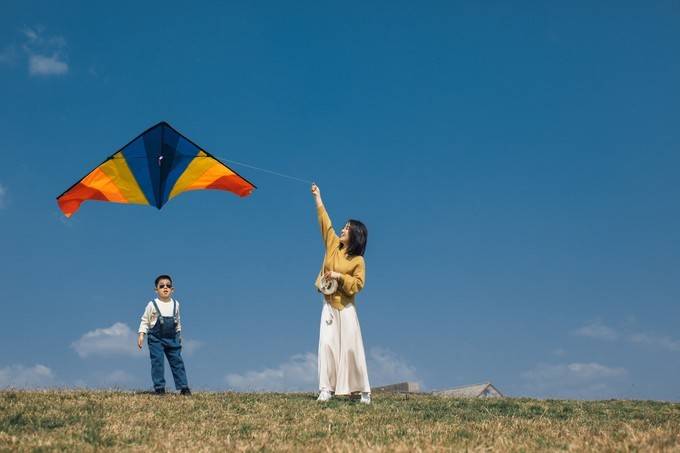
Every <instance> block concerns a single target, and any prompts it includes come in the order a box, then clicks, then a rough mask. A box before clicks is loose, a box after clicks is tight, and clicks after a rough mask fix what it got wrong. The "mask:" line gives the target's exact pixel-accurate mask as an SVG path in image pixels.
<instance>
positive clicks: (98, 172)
mask: <svg viewBox="0 0 680 453" xmlns="http://www.w3.org/2000/svg"><path fill="white" fill-rule="evenodd" d="M206 189H214V190H225V191H227V192H232V193H234V194H236V195H238V196H240V197H246V196H248V195H250V193H251V192H252V191H253V189H255V186H254V185H253V184H252V183H251V182H249V181H248V180H246V179H245V178H243V177H242V176H240V175H239V174H238V173H236V172H235V171H234V170H232V169H231V168H229V167H227V166H226V165H225V164H223V163H222V162H220V161H219V160H218V159H217V158H216V157H215V156H213V155H211V154H209V153H208V152H207V151H205V150H204V149H202V148H201V147H200V146H198V145H197V144H196V143H194V142H192V141H191V140H189V139H188V138H186V137H185V136H183V135H182V134H180V133H179V132H177V130H175V129H174V128H173V127H172V126H170V125H169V124H168V123H166V122H165V121H162V122H160V123H158V124H156V125H155V126H152V127H150V128H149V129H147V130H146V131H144V132H142V133H141V134H139V135H138V136H137V137H136V138H135V139H134V140H132V141H131V142H130V143H128V144H127V145H125V146H123V147H122V148H121V149H120V150H119V151H117V152H116V153H114V154H113V155H111V156H110V157H109V158H108V159H106V160H105V161H104V162H103V163H102V164H101V165H99V166H98V167H97V168H95V169H94V170H92V171H91V172H90V173H88V175H87V176H85V177H84V178H83V179H81V180H80V181H78V182H77V183H75V184H74V185H73V186H71V187H70V188H69V189H68V190H66V191H65V192H64V193H63V194H61V195H59V196H58V197H57V203H58V204H59V208H60V209H61V211H62V212H63V213H64V215H65V216H66V217H71V216H72V215H73V214H74V213H75V212H76V211H77V210H78V209H79V208H80V205H81V204H82V203H83V202H84V201H86V200H99V201H109V202H113V203H129V204H142V205H152V206H156V207H157V208H158V209H160V208H162V207H163V205H164V204H165V203H167V202H168V201H169V200H171V199H172V198H174V197H176V196H177V195H179V194H181V193H183V192H187V191H189V190H206Z"/></svg>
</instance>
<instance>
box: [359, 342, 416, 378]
mask: <svg viewBox="0 0 680 453" xmlns="http://www.w3.org/2000/svg"><path fill="white" fill-rule="evenodd" d="M367 362H368V363H367V365H366V366H367V367H368V378H369V380H370V381H371V385H372V386H374V387H379V386H381V385H389V384H396V383H398V382H405V381H410V382H418V383H421V382H420V379H418V376H417V374H416V369H415V368H414V367H412V366H410V365H408V364H407V363H406V362H405V361H404V360H403V359H401V358H400V357H398V356H397V355H396V354H395V353H393V352H392V351H389V350H387V349H385V348H381V347H373V348H371V350H370V352H369V354H368V358H367Z"/></svg>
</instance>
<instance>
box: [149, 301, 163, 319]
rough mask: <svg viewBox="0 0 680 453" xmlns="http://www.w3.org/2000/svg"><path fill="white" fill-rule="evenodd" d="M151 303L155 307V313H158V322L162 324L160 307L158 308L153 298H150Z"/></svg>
mask: <svg viewBox="0 0 680 453" xmlns="http://www.w3.org/2000/svg"><path fill="white" fill-rule="evenodd" d="M151 303H152V304H153V308H155V309H156V313H158V322H160V323H161V324H163V315H162V314H161V310H160V308H158V304H156V300H155V299H152V300H151Z"/></svg>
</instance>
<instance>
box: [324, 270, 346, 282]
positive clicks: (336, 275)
mask: <svg viewBox="0 0 680 453" xmlns="http://www.w3.org/2000/svg"><path fill="white" fill-rule="evenodd" d="M324 278H332V279H333V280H340V278H342V274H341V273H340V272H335V271H328V272H326V273H325V274H324Z"/></svg>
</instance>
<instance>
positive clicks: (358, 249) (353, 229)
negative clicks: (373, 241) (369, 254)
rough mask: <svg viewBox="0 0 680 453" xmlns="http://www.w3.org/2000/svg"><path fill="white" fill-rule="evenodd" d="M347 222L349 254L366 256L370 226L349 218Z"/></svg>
mask: <svg viewBox="0 0 680 453" xmlns="http://www.w3.org/2000/svg"><path fill="white" fill-rule="evenodd" d="M347 223H348V224H349V243H348V244H347V254H348V255H349V256H364V252H365V251H366V243H367V242H368V228H366V225H364V224H363V223H361V222H359V221H358V220H353V219H349V220H348V221H347Z"/></svg>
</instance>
